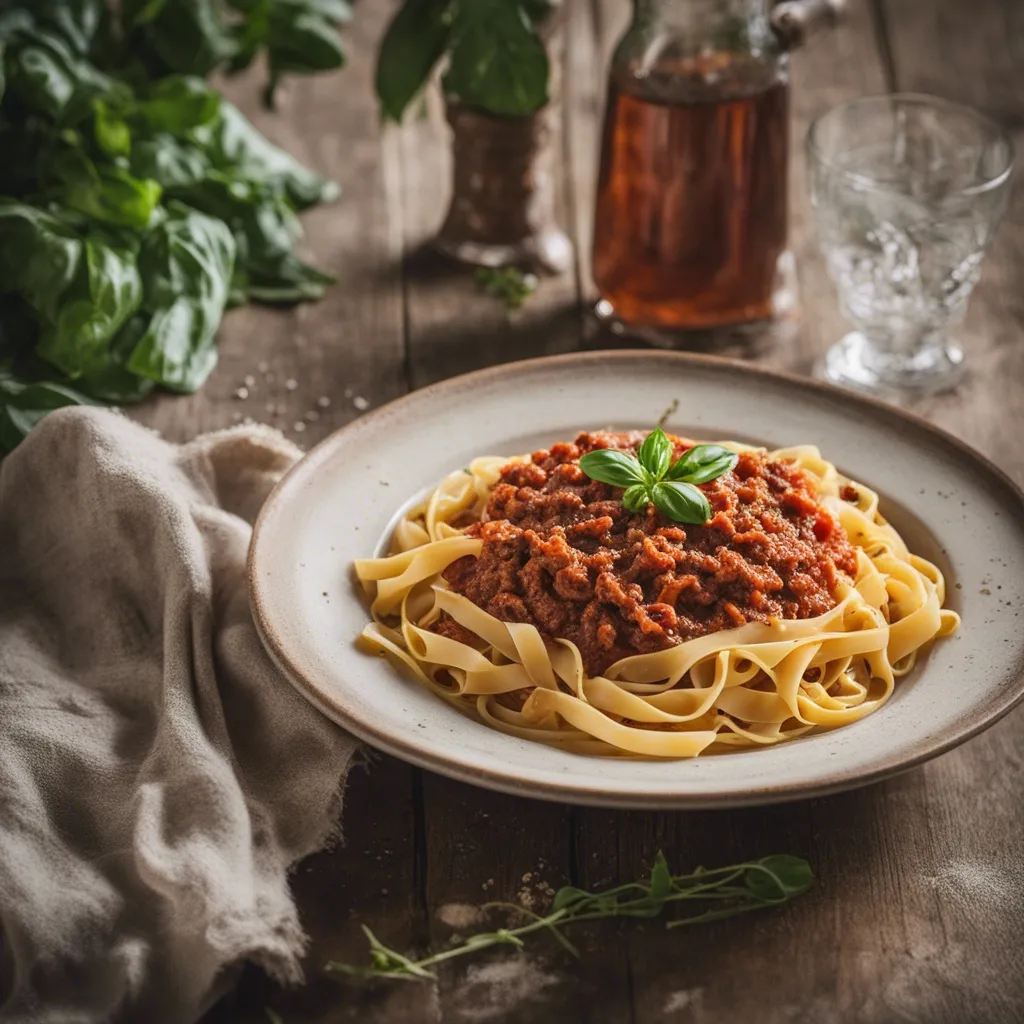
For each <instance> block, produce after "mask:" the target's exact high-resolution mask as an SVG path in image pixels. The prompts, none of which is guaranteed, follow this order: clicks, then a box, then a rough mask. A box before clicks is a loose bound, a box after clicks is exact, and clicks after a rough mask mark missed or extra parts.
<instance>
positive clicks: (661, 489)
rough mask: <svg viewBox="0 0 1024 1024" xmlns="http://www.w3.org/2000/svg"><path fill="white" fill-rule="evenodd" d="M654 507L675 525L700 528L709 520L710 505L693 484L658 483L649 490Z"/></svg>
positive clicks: (702, 493)
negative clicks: (691, 524) (687, 524)
mask: <svg viewBox="0 0 1024 1024" xmlns="http://www.w3.org/2000/svg"><path fill="white" fill-rule="evenodd" d="M651 500H652V501H653V502H654V507H655V508H656V509H657V510H658V511H659V512H660V513H661V514H662V515H665V516H668V518H669V519H672V520H675V522H677V523H693V524H694V525H697V526H700V525H702V524H704V523H706V522H707V521H708V520H709V519H710V518H711V505H710V503H709V502H708V499H707V496H706V495H705V494H704V492H703V491H701V490H698V489H697V488H696V487H694V486H693V484H687V483H678V482H675V481H673V482H671V483H660V484H655V485H654V487H653V488H652V490H651Z"/></svg>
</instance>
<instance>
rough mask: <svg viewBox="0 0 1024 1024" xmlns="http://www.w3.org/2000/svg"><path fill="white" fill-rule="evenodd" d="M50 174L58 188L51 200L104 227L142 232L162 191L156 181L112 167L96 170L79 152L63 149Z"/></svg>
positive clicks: (104, 166)
mask: <svg viewBox="0 0 1024 1024" xmlns="http://www.w3.org/2000/svg"><path fill="white" fill-rule="evenodd" d="M50 173H51V174H52V176H53V177H54V178H56V179H57V180H58V181H59V182H60V185H59V186H58V187H57V189H55V190H54V195H53V198H55V199H58V200H60V201H61V202H63V203H65V204H66V205H67V206H69V207H71V209H73V210H78V211H79V212H80V213H84V214H85V215H86V216H87V217H92V218H93V219H94V220H98V221H101V222H103V223H105V224H114V225H118V226H121V227H126V228H145V227H147V226H148V224H149V221H150V218H151V217H152V216H153V211H154V210H155V209H156V208H157V205H158V204H159V202H160V196H161V195H162V194H163V189H162V188H161V187H160V186H159V184H157V182H155V181H149V180H147V179H144V178H134V177H132V175H131V174H129V173H128V171H126V170H124V169H123V168H121V167H117V166H115V165H112V164H104V165H101V166H99V167H97V166H96V165H95V164H94V163H93V162H92V161H91V160H90V159H89V158H88V157H87V156H86V155H85V151H84V150H81V149H66V150H64V151H63V152H62V153H60V154H59V156H57V157H56V159H55V160H54V161H53V165H52V167H51V168H50Z"/></svg>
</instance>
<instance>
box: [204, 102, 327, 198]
mask: <svg viewBox="0 0 1024 1024" xmlns="http://www.w3.org/2000/svg"><path fill="white" fill-rule="evenodd" d="M193 139H194V141H195V143H196V145H198V146H200V147H201V148H202V150H203V151H204V153H205V154H206V157H207V158H208V159H209V161H210V163H211V164H212V165H213V166H214V167H215V168H217V170H219V171H223V172H224V173H225V174H226V175H228V176H229V177H230V178H242V179H245V180H246V181H251V182H256V183H259V184H264V185H272V186H276V187H278V188H280V189H282V190H283V191H284V192H285V194H286V195H287V196H288V199H289V200H290V201H291V203H292V204H293V205H294V206H295V208H296V209H298V210H304V209H306V208H307V207H309V206H313V205H314V204H315V203H321V202H329V201H331V200H333V199H336V198H337V196H338V187H337V185H335V184H334V182H331V181H325V180H324V179H323V178H321V177H320V176H319V175H318V174H315V173H314V172H313V171H310V170H307V169H306V168H305V167H303V166H302V164H300V163H299V162H298V160H296V159H295V158H294V157H293V156H291V155H290V154H288V153H286V152H285V151H284V150H283V149H279V148H278V147H277V146H275V145H274V144H273V143H271V142H269V141H268V140H267V139H265V138H264V137H263V136H262V135H261V134H260V133H259V132H258V131H257V130H256V129H255V128H254V127H253V126H252V124H251V123H250V122H249V120H248V119H247V118H246V117H245V116H244V115H243V114H242V113H241V112H240V111H239V110H238V109H237V108H236V107H234V106H232V105H231V104H230V103H228V102H227V101H226V100H222V101H221V104H220V116H219V117H218V118H217V119H216V120H215V121H214V122H213V124H212V125H207V126H204V127H203V128H201V129H199V130H198V131H196V132H195V133H193Z"/></svg>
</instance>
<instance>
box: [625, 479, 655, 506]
mask: <svg viewBox="0 0 1024 1024" xmlns="http://www.w3.org/2000/svg"><path fill="white" fill-rule="evenodd" d="M650 500H651V498H650V494H649V493H648V490H647V484H633V485H632V486H630V487H627V488H626V490H625V493H624V494H623V495H622V504H623V505H625V506H626V508H627V509H629V511H630V512H643V510H644V509H645V508H647V506H648V505H649V504H650Z"/></svg>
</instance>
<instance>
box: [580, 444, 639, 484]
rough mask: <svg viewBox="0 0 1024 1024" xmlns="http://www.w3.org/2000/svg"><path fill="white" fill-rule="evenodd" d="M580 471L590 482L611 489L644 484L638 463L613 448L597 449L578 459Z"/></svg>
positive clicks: (630, 456)
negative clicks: (595, 482)
mask: <svg viewBox="0 0 1024 1024" xmlns="http://www.w3.org/2000/svg"><path fill="white" fill-rule="evenodd" d="M580 469H582V470H583V472H584V473H586V474H587V476H589V477H590V479H591V480H598V481H600V482H601V483H603V484H611V485H612V486H613V487H632V486H633V485H634V484H643V483H645V478H644V471H643V469H642V468H641V466H640V463H639V462H637V461H636V459H634V458H633V456H632V455H627V454H626V453H625V452H620V451H616V450H615V449H614V448H598V449H597V450H596V451H592V452H587V454H586V455H583V456H581V457H580Z"/></svg>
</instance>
